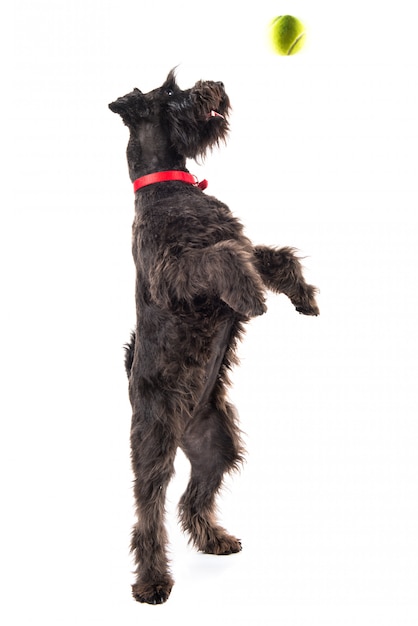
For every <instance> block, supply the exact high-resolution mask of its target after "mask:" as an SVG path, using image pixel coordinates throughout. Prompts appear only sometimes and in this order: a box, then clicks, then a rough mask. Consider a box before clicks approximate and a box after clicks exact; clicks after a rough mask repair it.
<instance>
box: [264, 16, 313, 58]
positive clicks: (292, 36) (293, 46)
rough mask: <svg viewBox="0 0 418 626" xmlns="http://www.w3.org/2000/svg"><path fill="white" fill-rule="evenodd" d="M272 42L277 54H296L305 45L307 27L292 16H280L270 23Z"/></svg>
mask: <svg viewBox="0 0 418 626" xmlns="http://www.w3.org/2000/svg"><path fill="white" fill-rule="evenodd" d="M269 31H270V40H271V43H272V45H273V49H274V51H275V52H277V54H282V55H289V54H296V52H299V50H300V49H301V48H302V47H303V44H304V43H305V27H304V25H303V24H302V22H301V21H300V20H298V19H297V18H296V17H293V16H292V15H279V16H278V17H275V18H274V20H272V21H271V22H270V28H269Z"/></svg>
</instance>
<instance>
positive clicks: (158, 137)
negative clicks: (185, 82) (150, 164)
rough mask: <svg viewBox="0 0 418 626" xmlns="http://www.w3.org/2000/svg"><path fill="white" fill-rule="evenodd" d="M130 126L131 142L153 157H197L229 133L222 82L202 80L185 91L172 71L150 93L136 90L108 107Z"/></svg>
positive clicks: (227, 104) (228, 106)
mask: <svg viewBox="0 0 418 626" xmlns="http://www.w3.org/2000/svg"><path fill="white" fill-rule="evenodd" d="M109 108H110V109H111V111H113V112H114V113H119V115H120V116H121V117H122V119H123V121H124V123H125V124H126V125H127V126H128V128H129V131H130V134H131V140H133V141H134V142H135V144H136V145H137V147H138V148H139V147H140V148H141V149H142V150H143V151H144V150H145V152H146V153H147V154H148V155H149V157H150V158H152V156H153V155H152V150H153V149H154V150H156V151H159V152H160V153H161V151H164V150H165V151H166V152H167V153H169V152H171V153H173V154H174V153H175V154H176V155H177V157H183V158H197V157H199V156H203V155H204V154H205V152H206V151H207V150H208V149H209V148H212V147H213V146H215V145H218V144H219V142H220V141H222V140H225V139H226V136H227V133H228V114H229V111H230V103H229V98H228V96H227V95H226V92H225V89H224V86H223V84H222V83H220V82H214V81H199V82H197V83H196V84H195V86H194V87H192V88H191V89H186V90H185V91H182V90H181V89H180V87H179V86H178V85H177V82H176V77H175V72H174V70H171V72H170V73H169V74H168V76H167V79H166V81H165V82H164V84H163V85H162V86H161V87H159V88H158V89H154V90H153V91H150V92H149V93H145V94H144V93H142V92H141V91H140V90H139V89H134V90H133V91H132V92H131V93H129V94H127V95H126V96H123V97H122V98H118V99H117V100H116V101H115V102H112V103H111V104H109Z"/></svg>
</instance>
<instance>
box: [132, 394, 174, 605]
mask: <svg viewBox="0 0 418 626" xmlns="http://www.w3.org/2000/svg"><path fill="white" fill-rule="evenodd" d="M150 393H152V394H154V395H155V396H157V395H158V390H153V391H150ZM160 405H162V402H160ZM161 408H162V407H161V406H155V402H150V403H148V405H147V404H144V406H143V407H141V411H134V414H133V421H132V431H131V445H132V467H133V471H134V474H135V482H134V493H135V500H136V509H137V518H138V522H137V524H136V526H135V527H134V529H133V533H132V551H133V553H134V556H135V561H136V564H137V570H136V574H137V579H136V583H135V584H134V585H133V586H132V593H133V596H134V598H135V600H137V601H138V602H146V603H148V604H161V603H163V602H165V601H166V600H167V599H168V596H169V595H170V591H171V588H172V586H173V579H172V577H171V574H170V571H169V567H168V559H167V554H166V546H167V542H168V540H167V533H166V529H165V525H164V517H165V496H166V490H167V486H168V483H169V481H170V479H171V477H172V475H173V472H174V469H173V467H174V458H175V454H176V450H177V437H176V434H175V432H176V431H175V429H173V428H172V426H171V424H173V423H174V421H175V420H170V419H161V418H160V419H150V416H151V417H152V415H157V416H159V415H161V412H160V413H159V410H160V409H161ZM174 417H175V416H174ZM170 422H171V424H170Z"/></svg>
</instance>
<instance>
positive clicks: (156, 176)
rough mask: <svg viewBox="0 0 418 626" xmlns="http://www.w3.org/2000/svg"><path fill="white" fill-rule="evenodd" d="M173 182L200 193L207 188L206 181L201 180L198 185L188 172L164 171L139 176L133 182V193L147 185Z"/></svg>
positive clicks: (194, 177)
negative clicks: (196, 189) (186, 185)
mask: <svg viewBox="0 0 418 626" xmlns="http://www.w3.org/2000/svg"><path fill="white" fill-rule="evenodd" d="M173 180H175V181H181V182H182V183H187V184H189V185H193V186H194V187H198V188H199V189H201V190H202V191H203V189H206V187H207V186H208V181H207V180H202V181H200V183H199V182H198V180H197V178H196V176H194V175H193V174H189V172H184V171H183V170H165V171H163V172H154V173H152V174H146V175H145V176H140V177H139V178H137V179H135V180H134V181H133V186H134V192H136V191H138V190H139V189H142V188H143V187H147V186H148V185H154V184H156V183H164V182H167V181H173Z"/></svg>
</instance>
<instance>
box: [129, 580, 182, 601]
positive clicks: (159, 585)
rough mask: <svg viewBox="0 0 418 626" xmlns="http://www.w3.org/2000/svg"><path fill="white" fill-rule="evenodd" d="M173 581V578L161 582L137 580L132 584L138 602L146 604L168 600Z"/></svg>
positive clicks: (133, 593)
mask: <svg viewBox="0 0 418 626" xmlns="http://www.w3.org/2000/svg"><path fill="white" fill-rule="evenodd" d="M172 587H173V581H172V580H171V579H167V580H161V581H159V582H148V583H147V582H137V583H135V584H134V585H132V595H133V597H134V598H135V600H136V601H137V602H142V603H146V604H163V603H164V602H166V600H168V597H169V595H170V592H171V589H172Z"/></svg>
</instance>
